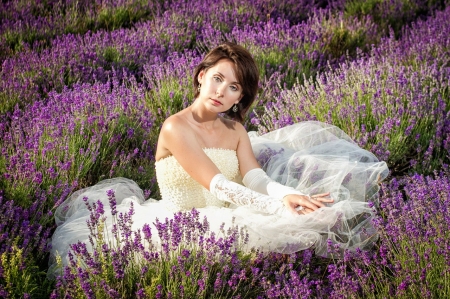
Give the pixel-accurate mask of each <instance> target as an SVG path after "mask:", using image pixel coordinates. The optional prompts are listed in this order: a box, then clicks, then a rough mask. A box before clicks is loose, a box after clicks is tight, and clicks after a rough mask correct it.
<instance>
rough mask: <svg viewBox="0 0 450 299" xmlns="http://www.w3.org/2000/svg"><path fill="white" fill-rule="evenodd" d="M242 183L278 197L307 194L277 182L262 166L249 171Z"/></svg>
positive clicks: (257, 190)
mask: <svg viewBox="0 0 450 299" xmlns="http://www.w3.org/2000/svg"><path fill="white" fill-rule="evenodd" d="M242 183H244V185H245V186H246V187H247V188H250V189H252V190H254V191H256V192H259V193H262V194H267V195H269V196H273V197H278V198H280V199H282V198H284V197H285V196H286V195H289V194H298V195H306V194H304V193H302V192H300V191H298V190H296V189H294V188H292V187H288V186H284V185H281V184H280V183H278V182H275V181H274V180H272V179H271V178H270V177H269V176H268V175H267V174H266V172H265V171H264V170H262V169H261V168H253V169H252V170H250V171H248V172H247V173H246V174H245V176H244V178H243V179H242Z"/></svg>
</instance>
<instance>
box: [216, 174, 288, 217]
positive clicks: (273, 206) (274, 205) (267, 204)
mask: <svg viewBox="0 0 450 299" xmlns="http://www.w3.org/2000/svg"><path fill="white" fill-rule="evenodd" d="M209 191H210V192H211V193H212V194H213V195H214V196H215V197H217V199H219V200H222V201H226V202H230V203H233V204H235V205H238V206H250V207H251V208H254V209H255V210H257V211H260V212H264V213H269V214H276V215H280V216H281V215H282V214H283V213H284V211H287V210H286V209H285V207H284V204H283V202H282V201H281V200H279V199H277V198H274V197H271V196H268V195H264V194H261V193H258V192H255V191H253V190H250V189H248V188H246V187H244V186H242V185H239V184H237V183H235V182H232V181H230V180H228V179H227V178H226V177H225V176H224V175H223V174H221V173H218V174H216V175H215V176H214V177H213V178H212V180H211V182H210V183H209Z"/></svg>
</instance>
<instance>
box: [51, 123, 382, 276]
mask: <svg viewBox="0 0 450 299" xmlns="http://www.w3.org/2000/svg"><path fill="white" fill-rule="evenodd" d="M249 136H250V140H251V143H252V147H253V151H254V153H255V156H256V158H257V160H258V162H259V163H260V165H261V166H262V167H263V169H264V170H265V171H266V172H267V174H268V175H269V176H270V177H271V178H272V179H273V180H275V181H277V182H279V183H281V184H283V185H286V186H290V187H293V188H295V189H296V190H299V191H301V192H302V193H304V194H311V195H314V194H318V193H324V192H331V196H332V198H333V199H334V203H332V204H327V205H326V207H324V208H321V209H318V210H317V211H315V212H313V213H310V214H307V215H297V216H296V215H292V214H291V213H289V212H287V210H285V212H281V213H279V212H275V213H270V212H269V211H261V210H258V209H255V208H252V206H251V205H246V204H245V203H244V205H242V206H238V205H235V204H231V205H230V204H228V203H225V202H224V201H221V200H220V199H218V198H217V197H215V196H213V195H212V193H211V192H209V191H208V190H206V189H205V188H203V187H202V186H201V185H200V184H198V183H197V182H195V181H194V180H193V179H192V178H190V177H189V176H188V175H187V173H186V172H185V171H184V170H183V169H182V168H181V166H180V165H179V164H178V162H177V161H176V159H175V158H174V157H172V156H170V157H167V158H165V159H162V160H160V161H158V162H156V172H157V180H158V184H159V187H160V190H161V194H162V197H163V199H162V200H160V201H156V200H154V199H148V200H144V196H143V193H142V190H141V189H140V188H139V187H138V186H137V185H136V183H134V182H133V181H131V180H128V179H124V178H116V179H111V180H106V181H102V182H100V183H98V184H97V185H95V186H92V187H90V188H86V189H83V190H79V191H78V192H75V193H74V194H73V195H72V196H70V197H69V198H68V199H67V200H66V201H65V202H64V203H63V204H62V205H61V206H60V207H59V208H58V209H57V211H56V215H55V217H56V223H57V225H58V228H57V229H56V231H55V233H54V235H53V239H52V251H51V256H52V257H51V263H53V262H54V261H55V258H54V257H55V255H56V254H57V253H58V254H59V255H60V256H61V258H62V262H63V264H66V263H67V252H68V250H69V244H72V243H76V242H77V241H82V242H85V243H89V242H88V237H89V229H88V228H87V225H86V220H87V219H89V214H90V212H89V210H88V209H87V208H86V205H85V201H86V200H87V201H88V202H96V201H98V200H100V201H102V202H103V205H104V209H105V215H106V216H108V215H110V208H109V199H108V196H107V191H108V190H114V192H115V198H116V202H117V212H118V213H120V212H124V213H126V212H127V211H128V209H129V207H130V204H131V203H134V209H135V215H133V226H132V229H134V230H137V229H138V228H142V226H143V225H144V224H145V223H148V224H150V225H153V223H154V222H155V221H154V220H155V219H156V218H159V219H165V218H166V217H167V218H172V217H173V212H174V211H177V210H189V209H191V208H196V209H197V210H198V211H199V212H200V216H201V217H202V218H203V216H205V217H207V219H208V221H209V222H210V230H211V231H213V232H219V231H220V230H221V225H222V224H223V223H225V228H226V227H227V226H231V223H232V222H233V221H234V224H235V225H236V224H237V225H238V226H240V227H245V229H246V230H247V231H248V233H249V243H248V245H247V246H248V248H250V247H257V248H259V249H261V250H264V251H274V252H280V253H293V252H296V251H299V250H303V249H306V248H309V247H311V246H314V248H315V251H316V254H318V255H322V256H327V255H328V252H327V240H331V241H332V242H333V243H336V244H339V245H340V248H341V249H350V250H355V249H356V248H362V249H367V248H369V247H370V246H371V245H372V244H373V242H374V241H376V239H377V232H376V230H375V229H374V228H373V225H372V223H371V220H372V219H373V217H374V209H373V207H372V205H371V204H369V201H370V202H372V203H373V204H375V205H376V204H377V202H378V189H379V187H378V183H379V182H380V181H381V180H383V179H384V178H385V177H386V176H387V175H388V168H387V166H386V163H385V162H380V161H378V159H377V158H376V157H375V156H374V155H373V154H372V153H370V152H368V151H366V150H363V149H361V148H359V147H358V146H357V145H356V144H355V143H354V142H353V141H352V140H351V139H350V138H349V137H348V136H347V135H346V134H345V133H344V132H342V131H341V130H340V129H339V128H337V127H335V126H331V125H327V124H324V123H320V122H303V123H298V124H295V125H291V126H288V127H285V128H281V129H278V130H276V131H273V132H270V133H268V134H264V135H262V136H258V135H257V134H256V133H255V132H250V133H249ZM204 150H205V153H206V154H207V155H208V156H209V157H210V159H211V160H212V161H213V162H214V163H215V164H216V165H217V166H218V168H219V169H220V171H221V172H222V173H223V174H224V175H225V177H226V178H227V179H229V180H234V181H236V182H241V178H240V175H239V172H238V169H239V165H238V160H237V157H236V152H235V151H232V150H226V149H204ZM242 188H244V189H245V187H242ZM249 191H250V190H249ZM279 200H280V201H281V198H280V199H279ZM236 203H238V202H236ZM238 204H239V203H238ZM241 204H242V203H241ZM277 209H278V206H277ZM277 209H275V210H277ZM281 209H283V207H282V206H281ZM277 211H278V210H277ZM109 218H111V217H107V219H106V227H107V228H108V229H111V223H110V219H109ZM152 229H153V230H154V232H156V229H155V227H154V226H152ZM153 236H154V238H155V240H154V241H155V244H158V242H159V241H158V239H157V238H158V236H157V234H156V233H154V234H153ZM88 249H89V246H88ZM53 267H54V265H53V266H51V269H53ZM51 269H50V271H49V273H51V271H52V270H51ZM50 275H51V274H50Z"/></svg>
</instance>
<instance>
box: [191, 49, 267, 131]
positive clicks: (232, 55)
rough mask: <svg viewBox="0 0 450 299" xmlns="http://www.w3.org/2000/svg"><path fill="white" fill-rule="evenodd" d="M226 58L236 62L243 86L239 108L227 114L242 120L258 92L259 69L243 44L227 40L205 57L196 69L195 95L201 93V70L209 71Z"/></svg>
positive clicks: (238, 75) (235, 67) (238, 77)
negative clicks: (199, 89) (199, 80)
mask: <svg viewBox="0 0 450 299" xmlns="http://www.w3.org/2000/svg"><path fill="white" fill-rule="evenodd" d="M222 59H226V60H229V61H231V62H232V63H233V64H234V71H235V74H236V78H237V80H238V82H239V84H240V85H241V86H242V89H243V90H242V94H243V96H242V98H241V100H240V101H239V104H237V106H238V108H239V110H238V111H237V112H233V110H232V109H231V108H230V109H229V110H227V111H225V115H227V116H229V117H230V118H232V119H234V120H237V121H239V122H242V121H243V120H244V116H245V114H246V113H247V111H248V109H249V108H250V106H251V105H252V104H253V102H254V100H255V97H256V93H257V92H258V80H259V71H258V67H257V66H256V63H255V61H254V60H253V57H252V55H251V54H250V53H249V52H248V51H247V50H246V49H245V48H244V47H242V46H240V45H237V44H235V43H232V42H225V43H223V44H221V45H219V46H217V47H216V48H214V49H212V50H211V51H209V53H208V54H206V56H205V57H204V58H203V60H202V62H200V64H199V65H197V67H196V68H195V71H194V80H193V81H194V88H195V89H194V90H195V95H194V96H195V97H196V98H197V97H198V95H199V91H198V89H197V88H198V85H199V83H198V75H199V74H200V72H201V71H202V70H203V71H207V70H208V69H210V68H212V67H213V66H215V65H216V64H217V63H218V62H219V61H220V60H222Z"/></svg>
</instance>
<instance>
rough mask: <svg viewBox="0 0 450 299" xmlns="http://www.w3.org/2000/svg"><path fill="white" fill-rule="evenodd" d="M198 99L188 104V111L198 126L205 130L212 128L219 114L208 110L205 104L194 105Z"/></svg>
mask: <svg viewBox="0 0 450 299" xmlns="http://www.w3.org/2000/svg"><path fill="white" fill-rule="evenodd" d="M196 103H199V101H194V103H193V104H192V105H191V106H189V112H190V114H191V116H192V120H193V121H194V122H195V123H196V124H197V125H198V126H200V127H202V128H204V129H206V130H213V129H214V128H215V127H216V123H217V120H218V119H219V115H218V114H217V113H215V112H211V111H208V110H207V109H205V106H201V105H198V104H197V105H196Z"/></svg>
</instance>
